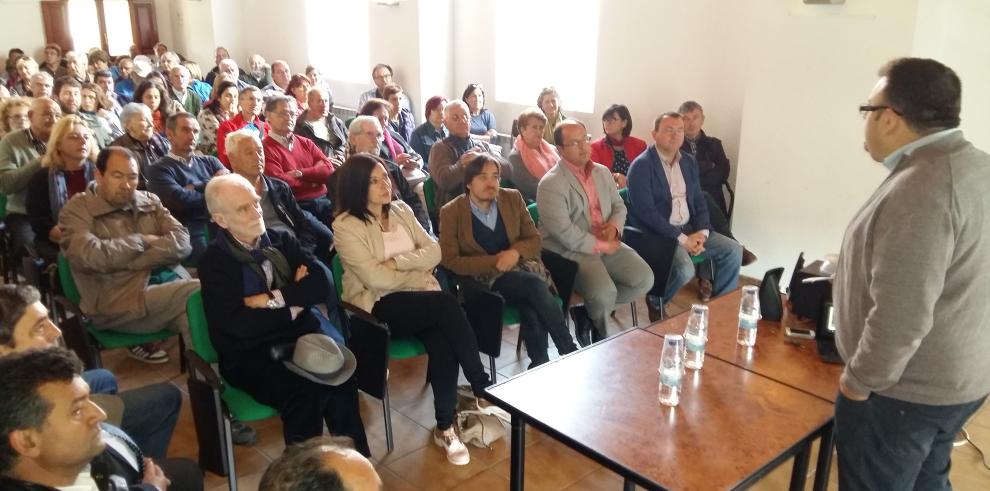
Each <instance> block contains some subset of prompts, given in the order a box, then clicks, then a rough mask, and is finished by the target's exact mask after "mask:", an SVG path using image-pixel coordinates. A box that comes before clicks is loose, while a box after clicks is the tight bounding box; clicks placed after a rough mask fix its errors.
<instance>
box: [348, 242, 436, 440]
mask: <svg viewBox="0 0 990 491" xmlns="http://www.w3.org/2000/svg"><path fill="white" fill-rule="evenodd" d="M330 271H331V273H332V274H333V283H334V285H335V287H336V291H337V299H338V300H340V303H341V305H342V306H343V307H344V311H345V312H346V313H347V317H348V319H349V320H350V324H351V325H352V327H353V325H354V324H355V322H356V319H359V320H360V321H361V325H360V326H358V327H357V329H377V330H376V332H374V333H364V332H357V331H356V329H352V330H351V332H350V336H351V340H350V341H351V348H352V350H353V351H354V354H355V356H357V359H358V367H357V372H356V376H357V381H358V387H359V388H360V389H361V390H363V391H364V392H366V393H368V394H369V395H371V396H372V397H376V398H379V399H381V400H382V409H383V412H384V415H385V443H386V445H387V446H388V451H389V452H391V451H392V450H393V449H394V448H395V443H394V439H393V437H392V411H391V408H392V405H391V403H390V402H389V396H388V363H389V361H391V360H404V359H406V358H414V357H417V356H420V355H423V354H426V347H425V346H423V343H422V342H421V341H420V340H419V339H416V338H415V337H411V336H406V337H399V336H392V335H391V333H389V331H388V328H387V327H386V326H385V325H384V324H383V323H381V322H380V321H378V320H376V319H374V318H373V317H372V315H371V314H370V313H369V312H365V311H363V310H360V309H359V308H358V307H356V306H353V305H350V304H347V303H345V302H343V300H342V297H343V294H344V286H343V285H344V282H343V277H344V265H343V264H342V263H341V261H340V256H337V255H334V256H333V259H332V260H331V262H330ZM366 334H367V336H366ZM365 338H368V339H372V342H371V343H369V345H373V346H384V347H385V349H384V351H385V353H384V356H382V354H381V349H380V348H373V349H376V350H378V352H377V353H371V354H370V356H365V349H364V344H361V341H359V340H363V339H365ZM358 344H361V345H360V346H358ZM372 365H374V366H372ZM380 365H384V366H380ZM366 373H367V374H369V375H367V376H366V375H365V374H366Z"/></svg>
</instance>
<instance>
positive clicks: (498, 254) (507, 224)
mask: <svg viewBox="0 0 990 491" xmlns="http://www.w3.org/2000/svg"><path fill="white" fill-rule="evenodd" d="M540 141H542V139H541V140H540ZM499 169H500V168H499V164H498V162H496V161H495V160H494V159H492V158H491V157H489V156H487V155H478V156H477V157H475V158H474V160H472V161H470V162H468V164H467V166H465V169H464V187H465V188H466V189H467V192H466V193H465V194H462V195H460V196H458V197H456V198H454V199H453V200H452V201H451V202H449V203H447V204H446V205H444V207H443V209H442V210H440V251H441V253H442V257H443V259H442V264H443V266H444V267H445V268H447V269H449V270H450V271H451V272H453V273H454V274H457V275H461V276H467V277H470V278H472V279H474V280H475V281H477V282H479V283H481V284H483V285H484V286H485V287H487V288H490V289H491V290H492V291H495V292H497V293H498V294H500V295H502V297H503V298H504V299H505V302H506V304H507V305H511V306H513V307H515V308H516V309H517V310H518V311H519V324H520V326H521V334H522V336H523V340H524V341H525V342H526V351H527V352H528V353H529V359H530V364H529V368H533V367H535V366H538V365H542V364H544V363H546V362H547V361H549V360H550V358H549V356H548V355H547V334H548V333H549V334H550V337H551V338H552V339H553V342H554V344H555V345H556V346H557V351H558V352H559V353H560V354H562V355H564V354H567V353H570V352H572V351H575V350H577V347H576V346H574V340H573V339H571V334H570V332H569V331H568V329H567V324H566V321H565V320H564V314H563V311H562V310H561V308H560V305H559V304H558V303H557V301H558V300H557V298H556V296H555V295H554V293H553V292H551V288H552V284H553V280H551V279H550V274H549V272H547V269H546V267H545V266H544V265H543V261H542V260H541V259H540V249H541V247H542V241H541V240H540V232H539V231H538V230H537V229H536V225H535V224H534V223H533V218H532V217H530V215H529V211H528V210H527V209H526V203H525V202H524V201H523V199H522V196H521V195H520V194H519V192H518V191H516V190H514V189H499V179H501V174H500V170H499Z"/></svg>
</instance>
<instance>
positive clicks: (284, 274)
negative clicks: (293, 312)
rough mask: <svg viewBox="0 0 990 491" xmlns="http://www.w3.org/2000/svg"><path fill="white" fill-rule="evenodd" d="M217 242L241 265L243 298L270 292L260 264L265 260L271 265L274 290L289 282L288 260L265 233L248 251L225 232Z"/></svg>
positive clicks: (289, 268)
mask: <svg viewBox="0 0 990 491" xmlns="http://www.w3.org/2000/svg"><path fill="white" fill-rule="evenodd" d="M217 241H219V242H220V245H221V246H222V247H223V248H224V249H226V250H227V252H229V253H230V255H231V256H233V257H234V259H235V260H237V262H239V263H241V270H242V272H243V277H244V295H245V296H249V295H257V294H259V293H267V292H269V291H271V290H272V289H270V288H269V286H268V277H267V276H265V271H264V269H262V264H264V262H265V261H266V260H268V261H271V263H272V269H273V272H272V276H273V279H274V283H275V288H274V289H275V290H279V289H281V288H282V287H284V286H285V285H288V284H289V282H290V281H291V274H292V272H291V271H290V270H291V267H290V266H289V260H288V259H286V258H285V255H284V254H282V251H279V250H278V249H276V248H275V246H273V245H272V241H271V239H269V238H268V233H267V232H266V233H263V234H261V237H260V238H259V239H258V247H257V248H256V249H253V250H248V249H247V248H246V247H244V246H243V245H242V244H241V243H240V241H238V240H237V239H235V238H234V237H233V236H232V235H231V234H230V232H228V231H226V230H224V231H222V232H221V233H220V235H219V236H218V237H217Z"/></svg>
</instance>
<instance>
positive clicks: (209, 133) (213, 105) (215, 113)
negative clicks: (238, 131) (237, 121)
mask: <svg viewBox="0 0 990 491" xmlns="http://www.w3.org/2000/svg"><path fill="white" fill-rule="evenodd" d="M237 99H238V94H237V85H235V84H234V83H233V82H231V81H229V80H224V81H222V82H219V83H217V84H216V85H215V86H213V92H212V94H211V95H210V100H209V101H208V102H207V103H206V104H205V105H204V106H203V110H202V111H200V112H199V115H198V116H197V117H196V120H197V121H199V127H200V129H201V130H202V132H201V133H200V135H199V143H198V144H197V145H196V150H198V151H199V152H200V153H202V154H203V155H212V156H214V157H216V156H217V132H218V130H219V129H220V124H221V123H223V122H224V121H227V120H228V119H230V118H232V117H234V115H236V114H237Z"/></svg>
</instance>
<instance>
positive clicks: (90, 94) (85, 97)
mask: <svg viewBox="0 0 990 491" xmlns="http://www.w3.org/2000/svg"><path fill="white" fill-rule="evenodd" d="M79 95H80V97H81V99H82V103H81V104H80V105H79V116H80V117H82V118H90V119H94V118H98V119H102V120H103V121H106V124H107V126H108V127H109V129H110V138H111V140H110V141H113V139H114V138H117V137H119V136H120V135H123V134H124V130H123V129H122V127H121V126H120V119H119V118H118V117H117V115H116V114H114V113H113V111H112V110H111V106H109V105H108V101H107V98H106V95H105V94H104V92H103V89H102V88H101V87H100V86H99V85H96V84H95V83H92V82H87V83H85V84H83V86H82V88H81V89H80V90H79ZM100 126H102V123H101V124H100ZM109 144H110V143H109V142H107V144H106V145H109ZM106 145H104V146H106Z"/></svg>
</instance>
